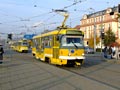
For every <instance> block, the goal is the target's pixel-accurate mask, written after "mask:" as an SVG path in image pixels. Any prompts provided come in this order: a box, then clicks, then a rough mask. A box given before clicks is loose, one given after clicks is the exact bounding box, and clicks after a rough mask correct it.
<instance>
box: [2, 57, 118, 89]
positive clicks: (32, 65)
mask: <svg viewBox="0 0 120 90" xmlns="http://www.w3.org/2000/svg"><path fill="white" fill-rule="evenodd" d="M0 90H117V89H115V88H112V87H110V86H107V85H104V84H102V83H100V82H97V81H94V80H91V79H88V78H85V77H84V76H78V75H76V74H74V73H71V72H69V71H66V70H63V69H60V68H58V67H56V66H52V65H49V64H46V63H43V62H40V61H27V60H26V61H24V62H23V61H22V60H10V59H9V58H5V60H4V62H3V64H1V65H0Z"/></svg>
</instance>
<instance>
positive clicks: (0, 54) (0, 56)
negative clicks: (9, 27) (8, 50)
mask: <svg viewBox="0 0 120 90" xmlns="http://www.w3.org/2000/svg"><path fill="white" fill-rule="evenodd" d="M3 53H4V50H3V47H2V45H1V44H0V64H2V62H3V61H2V60H3Z"/></svg>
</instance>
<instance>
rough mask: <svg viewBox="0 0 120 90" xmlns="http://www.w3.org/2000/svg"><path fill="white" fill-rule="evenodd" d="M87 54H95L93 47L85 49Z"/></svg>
mask: <svg viewBox="0 0 120 90" xmlns="http://www.w3.org/2000/svg"><path fill="white" fill-rule="evenodd" d="M85 54H94V49H93V48H91V47H88V46H86V47H85Z"/></svg>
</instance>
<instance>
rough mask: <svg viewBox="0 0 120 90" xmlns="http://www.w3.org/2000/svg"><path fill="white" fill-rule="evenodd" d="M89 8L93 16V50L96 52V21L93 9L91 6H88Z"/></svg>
mask: <svg viewBox="0 0 120 90" xmlns="http://www.w3.org/2000/svg"><path fill="white" fill-rule="evenodd" d="M90 10H93V18H94V31H93V34H94V52H96V23H95V22H96V21H95V9H93V8H90Z"/></svg>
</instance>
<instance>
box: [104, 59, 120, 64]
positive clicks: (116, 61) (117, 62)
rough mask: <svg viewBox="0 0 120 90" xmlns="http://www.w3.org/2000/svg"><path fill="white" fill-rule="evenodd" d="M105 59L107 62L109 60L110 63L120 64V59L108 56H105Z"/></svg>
mask: <svg viewBox="0 0 120 90" xmlns="http://www.w3.org/2000/svg"><path fill="white" fill-rule="evenodd" d="M103 61H106V62H109V63H116V64H120V60H117V59H106V58H104V59H103Z"/></svg>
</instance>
